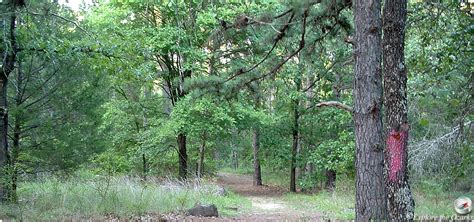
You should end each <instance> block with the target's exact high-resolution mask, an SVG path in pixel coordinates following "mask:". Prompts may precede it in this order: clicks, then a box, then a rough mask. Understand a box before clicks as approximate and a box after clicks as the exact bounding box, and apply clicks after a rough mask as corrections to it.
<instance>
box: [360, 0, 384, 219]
mask: <svg viewBox="0 0 474 222" xmlns="http://www.w3.org/2000/svg"><path fill="white" fill-rule="evenodd" d="M353 10H354V21H355V48H354V57H355V67H354V71H355V78H354V80H355V82H354V91H353V96H354V123H355V137H356V161H355V162H356V163H355V165H356V206H355V207H356V221H370V220H386V219H387V202H386V196H385V186H384V176H383V163H384V159H383V128H382V115H381V107H382V72H381V71H382V70H381V59H382V48H381V31H382V30H381V17H380V13H381V1H380V0H371V1H366V0H354V1H353Z"/></svg>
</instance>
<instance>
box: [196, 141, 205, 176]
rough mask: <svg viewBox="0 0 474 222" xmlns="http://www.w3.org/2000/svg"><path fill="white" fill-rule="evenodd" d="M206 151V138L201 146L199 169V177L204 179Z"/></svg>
mask: <svg viewBox="0 0 474 222" xmlns="http://www.w3.org/2000/svg"><path fill="white" fill-rule="evenodd" d="M205 149H206V138H205V137H203V138H202V143H201V146H200V147H199V162H198V167H197V177H198V178H202V175H203V173H204V168H203V167H204V151H205Z"/></svg>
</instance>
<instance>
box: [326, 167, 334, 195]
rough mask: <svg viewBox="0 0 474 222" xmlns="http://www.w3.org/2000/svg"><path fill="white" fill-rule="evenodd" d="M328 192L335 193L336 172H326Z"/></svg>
mask: <svg viewBox="0 0 474 222" xmlns="http://www.w3.org/2000/svg"><path fill="white" fill-rule="evenodd" d="M325 187H326V190H328V191H334V188H335V187H336V171H335V170H326V184H325Z"/></svg>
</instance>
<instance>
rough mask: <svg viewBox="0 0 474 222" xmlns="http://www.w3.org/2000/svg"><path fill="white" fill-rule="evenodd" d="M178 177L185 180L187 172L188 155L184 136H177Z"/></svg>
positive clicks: (182, 134) (181, 134)
mask: <svg viewBox="0 0 474 222" xmlns="http://www.w3.org/2000/svg"><path fill="white" fill-rule="evenodd" d="M178 158H179V177H180V178H181V179H182V180H185V179H186V177H187V172H188V154H187V152H186V135H184V133H180V134H178Z"/></svg>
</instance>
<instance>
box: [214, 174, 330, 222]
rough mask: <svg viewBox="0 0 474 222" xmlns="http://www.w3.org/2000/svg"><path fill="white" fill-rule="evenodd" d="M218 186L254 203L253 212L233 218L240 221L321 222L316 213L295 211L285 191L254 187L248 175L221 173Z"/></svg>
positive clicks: (274, 188) (267, 187)
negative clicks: (285, 195)
mask: <svg viewBox="0 0 474 222" xmlns="http://www.w3.org/2000/svg"><path fill="white" fill-rule="evenodd" d="M218 175H219V179H218V182H217V183H218V184H220V185H222V186H224V187H225V188H227V189H230V190H232V191H234V192H236V193H238V194H240V195H242V196H245V197H247V198H248V199H249V200H250V201H251V202H252V209H251V212H249V213H246V214H245V215H242V216H239V217H237V218H233V219H236V220H239V221H319V219H320V218H321V215H320V214H318V213H315V212H302V211H298V210H295V209H293V208H292V207H291V205H290V204H289V203H287V202H286V201H284V199H283V198H282V195H283V193H284V192H285V190H282V189H280V188H277V187H271V186H253V183H252V178H251V177H250V176H247V175H238V174H232V173H219V174H218Z"/></svg>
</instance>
